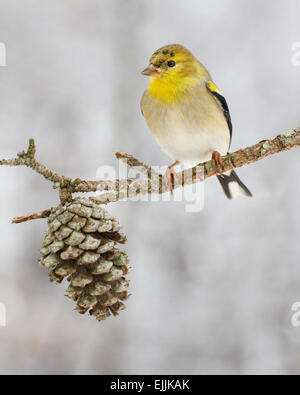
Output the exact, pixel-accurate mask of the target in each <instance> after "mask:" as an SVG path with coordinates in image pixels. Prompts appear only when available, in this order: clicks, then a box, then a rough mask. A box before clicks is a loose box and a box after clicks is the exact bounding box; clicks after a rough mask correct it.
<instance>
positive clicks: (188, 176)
mask: <svg viewBox="0 0 300 395" xmlns="http://www.w3.org/2000/svg"><path fill="white" fill-rule="evenodd" d="M296 146H300V127H297V128H295V129H291V130H288V131H287V132H285V133H283V134H280V135H278V136H277V137H275V138H274V139H272V140H264V141H261V142H259V143H257V144H255V145H252V146H250V147H247V148H245V149H241V150H238V151H236V152H234V153H232V154H228V155H226V156H223V157H222V160H223V169H222V172H226V171H229V170H231V169H233V168H235V167H241V166H244V165H246V164H251V163H254V162H257V161H259V160H261V159H263V158H266V157H267V156H270V155H274V154H277V153H279V152H282V151H286V150H289V149H291V148H293V147H296ZM35 152H36V147H35V143H34V140H33V139H30V140H29V147H28V149H27V151H26V152H24V151H23V152H21V153H19V154H18V157H17V158H13V159H3V160H0V165H3V166H27V167H30V168H31V169H32V170H34V171H36V172H37V173H39V174H40V175H42V176H43V177H44V178H45V179H46V180H48V181H51V182H52V183H53V187H54V188H59V190H60V200H61V202H62V204H63V203H65V202H66V201H69V200H70V199H72V193H77V192H96V191H98V192H101V194H100V195H99V196H97V197H94V198H93V199H94V200H95V201H97V202H98V203H99V202H100V203H104V204H106V203H109V202H116V201H118V200H122V199H126V198H132V197H135V196H138V195H145V194H153V193H156V194H163V193H165V192H169V186H168V185H167V182H166V180H165V177H164V176H162V175H160V174H158V173H156V172H155V171H154V170H153V169H152V168H151V167H149V166H147V165H145V164H144V163H142V162H140V161H139V160H137V159H135V158H134V157H133V156H132V155H128V154H124V153H121V152H119V151H118V152H116V157H117V159H119V160H121V161H123V162H126V163H127V165H128V166H130V167H134V168H135V169H137V170H138V172H139V173H141V175H142V176H144V178H139V179H137V180H133V179H124V180H99V181H86V180H80V179H78V178H76V179H71V178H68V177H65V176H62V175H60V174H58V173H55V172H53V171H52V170H50V169H48V168H47V167H46V166H44V165H43V164H41V163H39V162H37V161H36V159H35ZM217 174H219V170H218V168H217V167H215V166H214V165H213V163H212V162H211V161H208V162H205V163H201V164H199V165H198V166H196V167H194V168H192V169H188V170H185V171H183V172H180V173H177V177H176V179H177V182H176V180H175V185H174V188H179V187H182V186H184V185H191V184H194V183H196V182H199V181H203V179H206V178H209V177H212V176H215V175H217ZM145 176H146V178H145ZM48 211H49V210H44V211H43V212H41V213H36V214H30V215H27V216H21V217H17V218H15V219H14V220H13V222H14V223H20V222H24V221H27V220H31V219H36V218H45V217H46V216H47V214H48ZM43 215H44V216H43Z"/></svg>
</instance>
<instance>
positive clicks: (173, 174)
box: [165, 161, 179, 194]
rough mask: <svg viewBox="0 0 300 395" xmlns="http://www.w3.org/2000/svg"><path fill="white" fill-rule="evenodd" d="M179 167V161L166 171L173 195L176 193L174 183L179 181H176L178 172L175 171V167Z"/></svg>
mask: <svg viewBox="0 0 300 395" xmlns="http://www.w3.org/2000/svg"><path fill="white" fill-rule="evenodd" d="M177 165H179V162H178V161H176V162H175V163H173V164H172V165H170V166H169V167H168V168H167V171H166V174H165V177H166V179H167V184H168V185H169V188H170V192H171V193H172V194H173V191H174V181H177V179H176V172H175V170H174V167H175V166H177Z"/></svg>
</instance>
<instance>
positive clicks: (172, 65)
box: [168, 60, 176, 67]
mask: <svg viewBox="0 0 300 395" xmlns="http://www.w3.org/2000/svg"><path fill="white" fill-rule="evenodd" d="M175 64H176V63H175V61H174V60H169V61H168V66H169V67H174V66H175Z"/></svg>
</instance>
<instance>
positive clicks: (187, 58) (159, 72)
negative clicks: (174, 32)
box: [142, 44, 208, 101]
mask: <svg viewBox="0 0 300 395" xmlns="http://www.w3.org/2000/svg"><path fill="white" fill-rule="evenodd" d="M142 74H143V75H147V76H150V85H149V88H148V89H149V91H150V93H151V94H152V96H155V97H156V98H158V99H161V100H164V101H173V100H175V99H176V98H178V97H180V95H182V93H183V92H184V91H187V90H188V89H190V88H192V87H194V86H196V85H197V84H198V83H199V81H201V79H203V78H206V76H207V75H208V73H207V71H206V69H205V67H204V66H202V64H201V63H200V62H199V61H198V60H197V59H196V58H195V57H194V56H193V55H192V54H191V52H190V51H188V50H187V49H186V48H184V47H183V46H182V45H179V44H170V45H166V46H164V47H162V48H160V49H158V50H157V51H155V52H154V54H153V55H152V56H151V58H150V64H149V66H148V67H147V68H146V69H145V70H143V71H142Z"/></svg>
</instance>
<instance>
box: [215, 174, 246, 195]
mask: <svg viewBox="0 0 300 395" xmlns="http://www.w3.org/2000/svg"><path fill="white" fill-rule="evenodd" d="M217 177H218V180H219V182H220V184H221V186H222V188H223V191H224V193H225V195H226V196H227V197H228V199H235V198H236V197H238V196H246V197H252V193H251V192H250V191H249V189H248V188H247V187H246V185H245V184H243V183H242V181H241V180H240V179H239V177H238V175H237V174H236V172H235V171H234V170H231V171H230V172H228V173H226V174H220V175H218V176H217Z"/></svg>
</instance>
